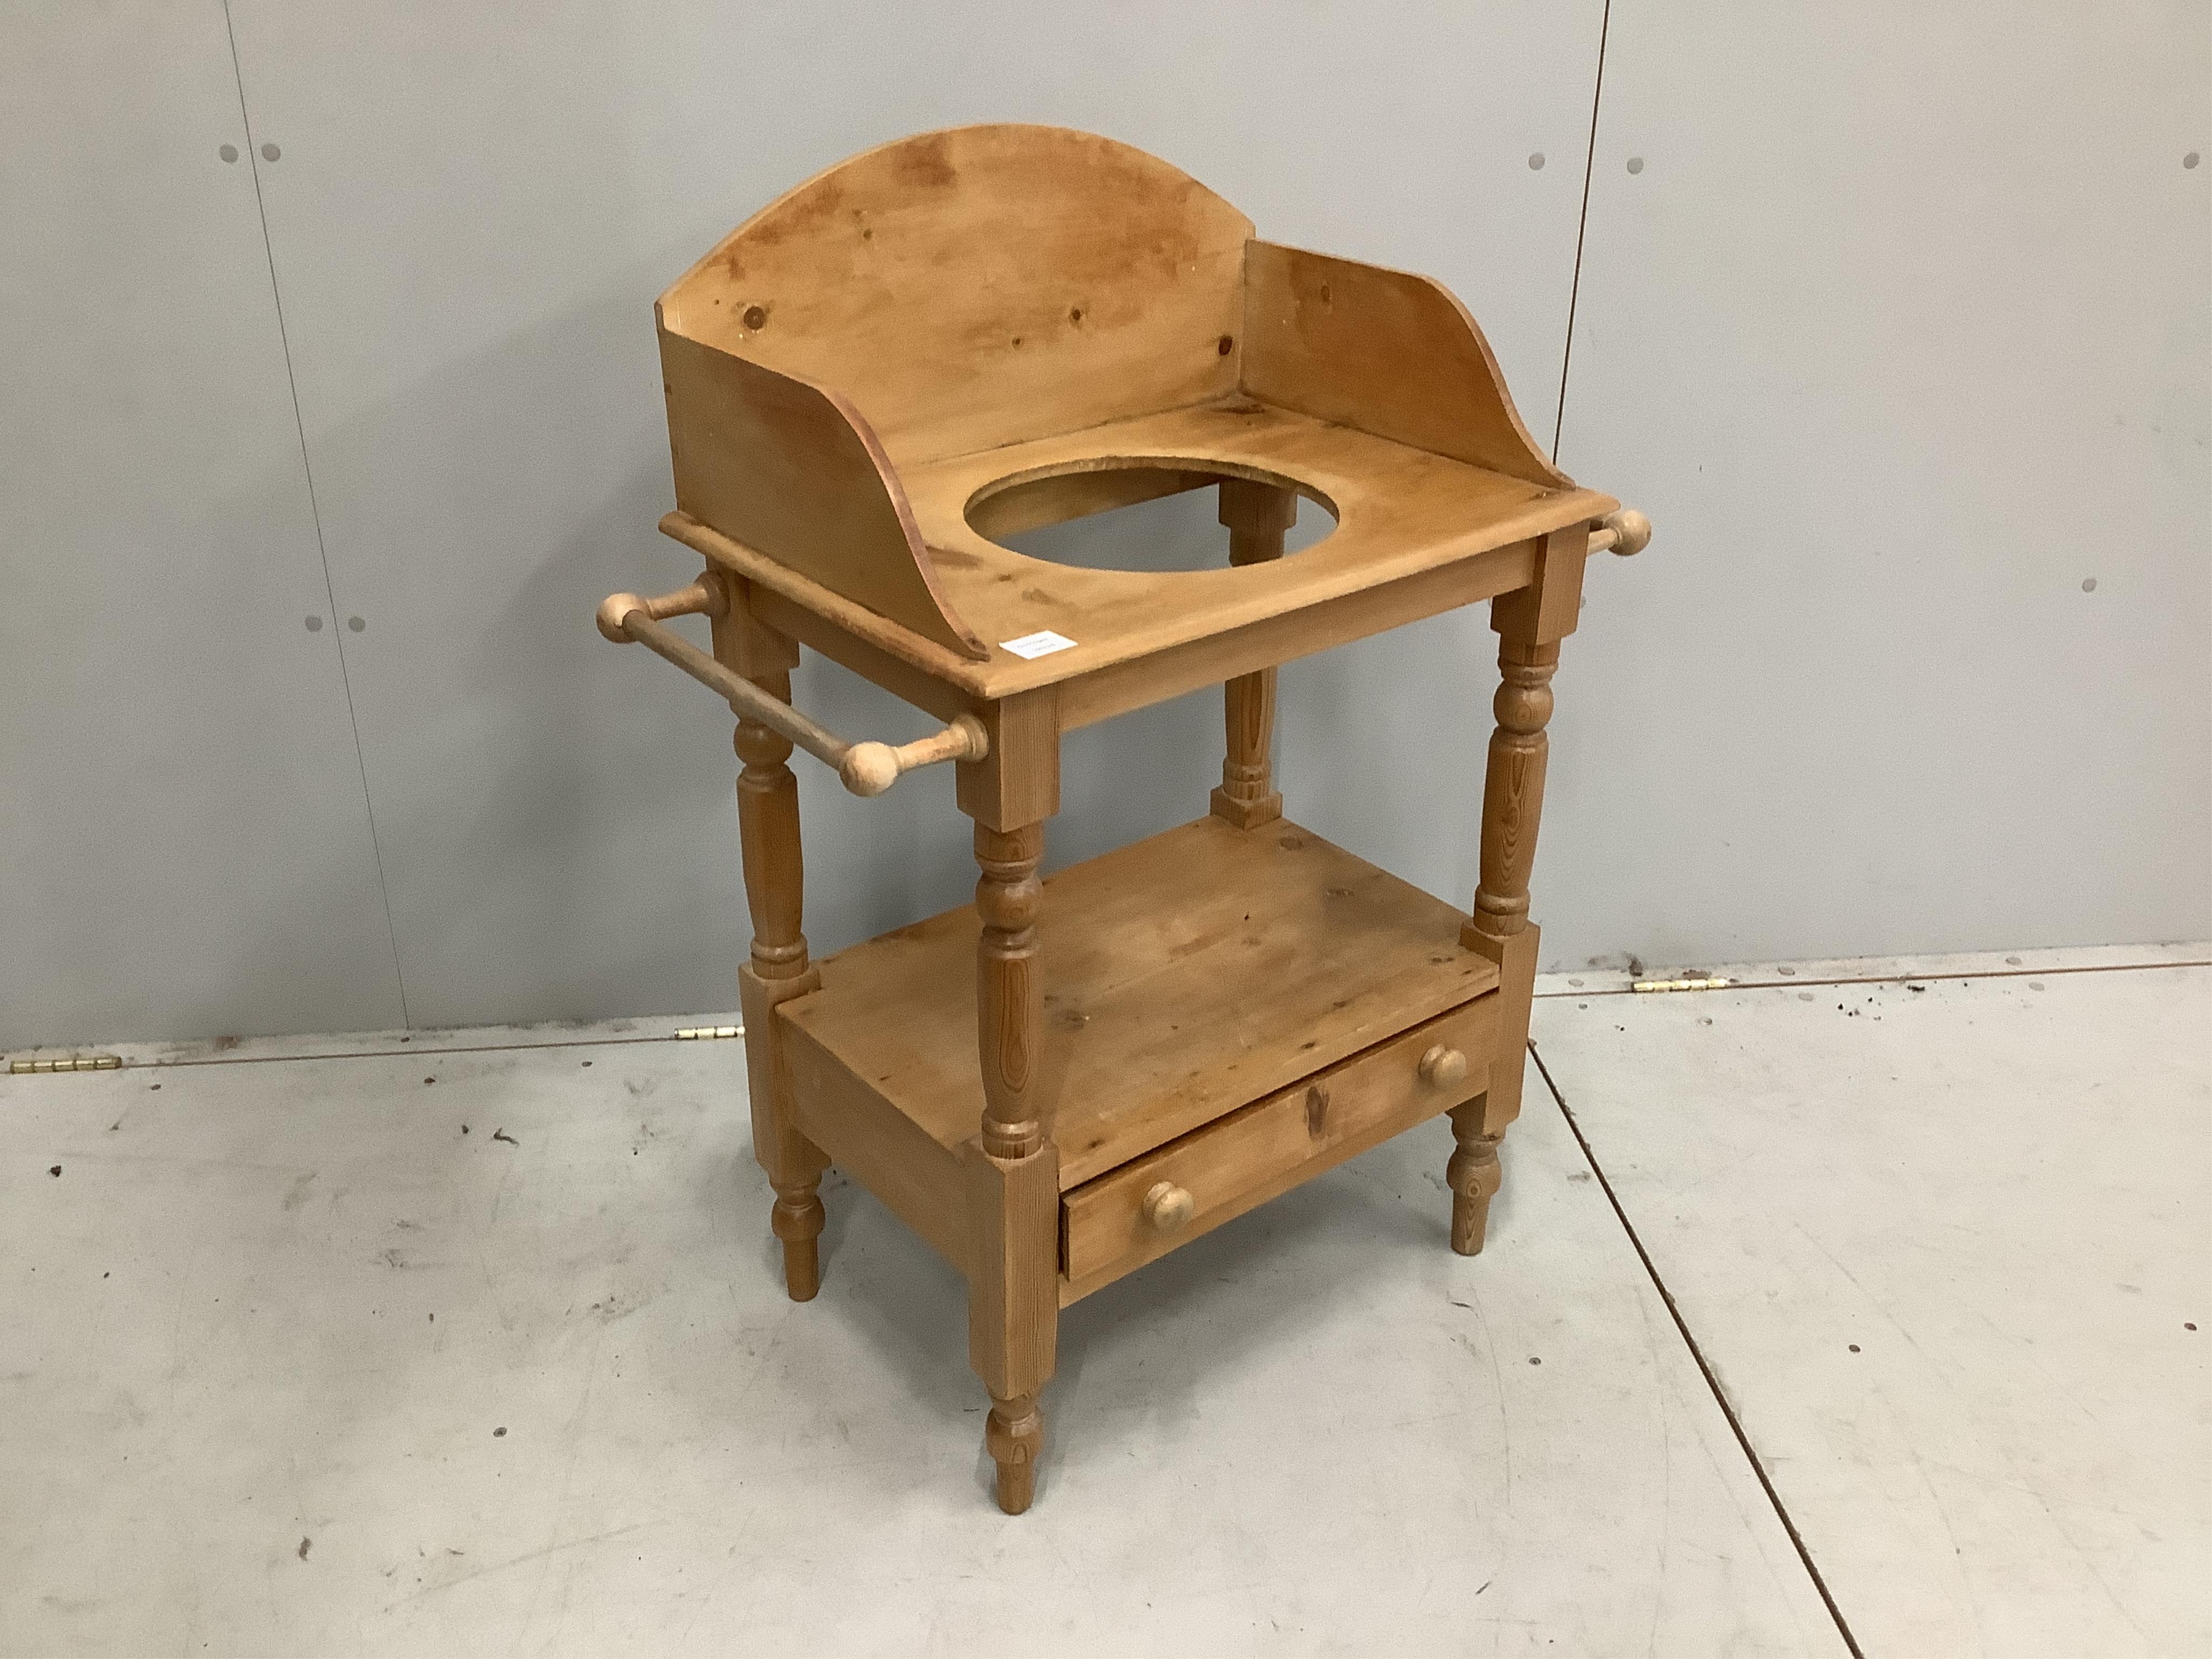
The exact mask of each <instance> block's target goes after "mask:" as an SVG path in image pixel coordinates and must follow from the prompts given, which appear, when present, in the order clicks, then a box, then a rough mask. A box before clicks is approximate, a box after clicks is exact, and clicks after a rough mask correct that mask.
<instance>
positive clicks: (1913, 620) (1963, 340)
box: [1539, 0, 2212, 962]
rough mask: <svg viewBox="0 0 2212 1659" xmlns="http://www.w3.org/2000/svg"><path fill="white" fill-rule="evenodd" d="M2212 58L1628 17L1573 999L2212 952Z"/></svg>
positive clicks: (2029, 36) (1602, 325)
mask: <svg viewBox="0 0 2212 1659" xmlns="http://www.w3.org/2000/svg"><path fill="white" fill-rule="evenodd" d="M2207 26H2208V13H2207V9H2206V8H2205V7H2204V6H2203V5H2202V4H2201V3H2185V4H2161V3H2145V0H2132V3H2127V4H2121V5H2112V6H2100V7H2093V8H2081V7H2070V6H2062V5H2057V4H2038V5H2031V6H2026V7H2022V6H2016V5H1997V4H1972V5H1957V6H1950V7H1944V8H1936V9H1929V8H1925V7H1918V6H1908V5H1904V4H1894V3H1883V4H1875V5H1866V6H1858V7H1840V8H1839V7H1830V8H1822V9H1803V8H1782V7H1771V6H1755V5H1747V4H1746V5H1730V6H1725V7H1709V6H1692V5H1683V4H1674V3H1661V0H1615V3H1614V5H1613V13H1612V24H1611V39H1610V42H1609V46H1608V50H1607V58H1606V68H1605V82H1604V86H1605V94H1604V104H1603V108H1602V110H1601V115H1600V119H1599V133H1598V143H1597V150H1596V162H1595V175H1594V186H1593V194H1592V199H1591V203H1590V208H1589V231H1588V240H1587V245H1586V251H1585V252H1584V256H1583V270H1582V295H1581V304H1580V308H1579V312H1578V314H1577V321H1576V325H1575V340H1574V352H1573V362H1572V368H1571V371H1570V379H1569V388H1568V398H1567V415H1566V426H1565V444H1564V447H1563V448H1562V451H1561V455H1560V459H1561V461H1562V463H1563V464H1564V465H1566V466H1567V467H1568V468H1569V469H1570V470H1571V471H1575V472H1577V474H1578V475H1580V476H1584V477H1589V478H1591V479H1593V480H1597V481H1601V483H1603V485H1604V486H1605V487H1606V488H1607V489H1613V490H1615V491H1617V492H1619V493H1620V494H1621V495H1624V496H1626V497H1627V498H1630V499H1632V500H1635V501H1638V502H1640V503H1641V504H1643V505H1644V506H1646V507H1649V508H1650V513H1651V515H1652V518H1653V520H1654V521H1655V522H1656V524H1657V526H1658V527H1659V529H1658V538H1657V539H1656V541H1655V542H1654V543H1653V544H1652V547H1651V550H1650V551H1649V552H1648V553H1646V554H1644V555H1643V556H1641V557H1639V558H1638V559H1637V560H1635V561H1633V562H1629V563H1627V564H1625V565H1624V564H1621V563H1620V562H1617V561H1612V560H1607V561H1602V563H1604V564H1605V565H1607V566H1608V567H1610V568H1601V569H1598V570H1596V571H1595V572H1594V574H1593V580H1592V582H1591V590H1590V591H1591V598H1590V599H1589V606H1588V610H1587V612H1586V614H1585V615H1584V617H1583V626H1582V629H1581V632H1580V633H1579V634H1578V635H1577V637H1576V638H1574V639H1573V640H1571V641H1569V644H1568V648H1567V651H1566V653H1565V662H1564V665H1563V666H1562V668H1561V670H1560V671H1559V682H1558V687H1559V714H1558V716H1557V718H1556V720H1555V721H1554V724H1553V736H1554V758H1553V774H1552V777H1553V783H1552V788H1553V800H1552V807H1551V811H1550V813H1549V816H1548V819H1547V829H1546V835H1547V844H1546V848H1545V850H1544V853H1543V854H1542V858H1541V862H1540V871H1539V878H1540V884H1541V890H1542V892H1541V902H1540V905H1539V910H1540V913H1541V915H1543V916H1544V917H1545V918H1547V920H1548V921H1549V922H1550V924H1551V926H1552V929H1553V931H1552V933H1551V934H1550V936H1549V938H1548V939H1547V945H1549V947H1550V949H1549V951H1548V954H1550V955H1551V956H1552V957H1553V959H1554V960H1578V959H1581V958H1583V957H1586V956H1589V955H1592V954H1596V953H1598V952H1600V951H1616V950H1621V949H1634V950H1638V951H1642V952H1643V953H1644V954H1645V955H1646V956H1649V957H1655V958H1657V959H1661V960H1667V961H1676V962H1679V961H1682V960H1685V959H1689V960H1698V959H1704V958H1712V957H1759V956H1803V955H1842V954H1846V953H1851V952H1861V951H1906V950H1912V951H1940V950H1963V949H1968V948H1973V947H1983V946H1994V945H2029V944H2052V945H2057V944H2070V943H2077V942H2083V941H2093V940H2111V941H2118V940H2148V939H2175V938H2203V937H2205V936H2206V935H2207V934H2208V933H2212V882H2209V881H2208V878H2212V777H2208V771H2212V724H2208V722H2209V721H2212V685H2208V678H2209V677H2212V588H2209V587H2208V582H2209V581H2212V462H2209V461H2208V440H2212V418H2208V407H2207V402H2208V388H2212V195H2208V191H2207V185H2208V183H2212V167H2206V166H2203V165H2201V164H2200V165H2197V166H2195V167H2190V166H2186V165H2185V157H2186V156H2187V155H2190V154H2191V152H2201V151H2203V150H2206V149H2212V145H2208V144H2207V142H2206V141H2207V137H2208V123H2207V103H2206V88H2207V87H2208V85H2212V52H2208V46H2207ZM1632 158H1640V160H1641V162H1642V166H1641V168H1640V170H1639V171H1638V172H1635V173H1631V172H1630V171H1629V168H1630V167H1631V166H1632ZM2092 582H2093V584H2094V586H2093V591H2085V588H2087V587H2088V586H2089V585H2090V584H2091V583H2092Z"/></svg>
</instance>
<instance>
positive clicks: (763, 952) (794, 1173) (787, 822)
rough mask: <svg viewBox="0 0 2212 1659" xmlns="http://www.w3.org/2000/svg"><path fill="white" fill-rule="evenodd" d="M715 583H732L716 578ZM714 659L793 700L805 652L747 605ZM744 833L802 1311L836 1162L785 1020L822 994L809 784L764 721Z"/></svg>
mask: <svg viewBox="0 0 2212 1659" xmlns="http://www.w3.org/2000/svg"><path fill="white" fill-rule="evenodd" d="M708 580H714V581H720V582H723V584H724V585H723V588H722V591H723V592H725V593H726V594H728V593H729V592H730V588H731V587H732V586H737V585H736V584H732V583H728V582H726V580H725V579H722V578H720V577H719V576H716V575H714V574H713V573H709V577H708ZM714 654H715V656H716V657H717V658H718V659H720V660H721V661H722V662H723V664H724V665H726V666H728V667H730V668H732V669H735V670H736V671H738V673H741V674H743V675H744V677H745V678H747V679H749V680H750V681H752V682H753V684H756V685H757V686H759V687H760V688H761V689H762V690H763V691H766V692H768V693H769V695H770V696H775V697H777V698H780V699H781V700H782V701H783V702H790V701H791V671H792V669H793V667H795V666H796V665H798V661H799V647H797V646H796V645H795V644H794V643H793V641H790V640H789V639H787V638H786V637H785V636H784V635H781V634H776V633H774V632H772V631H770V630H769V629H766V628H763V627H762V626H761V625H760V624H759V623H756V622H754V621H753V620H752V619H751V618H750V617H749V616H748V615H747V614H746V613H745V611H744V605H743V603H742V595H741V594H732V595H731V596H730V598H729V599H728V602H726V605H725V606H724V609H723V612H722V614H721V615H719V616H717V617H715V618H714ZM735 743H736V747H737V751H738V759H739V760H740V761H742V762H743V763H744V767H743V769H742V770H741V771H740V772H739V773H738V839H739V843H740V846H741V848H742V849H743V853H744V874H745V902H746V905H747V907H748V908H750V910H751V912H752V921H753V943H752V957H751V960H750V961H749V962H748V963H746V964H745V965H744V967H742V968H740V969H738V1003H739V1006H741V1007H742V1008H743V1009H744V1021H745V1082H746V1091H747V1092H748V1094H749V1095H750V1097H751V1105H752V1119H753V1156H754V1157H755V1158H757V1159H758V1160H759V1162H760V1166H761V1168H762V1169H763V1170H766V1171H767V1172H768V1178H769V1185H770V1186H771V1187H773V1188H775V1209H774V1210H773V1212H771V1213H770V1216H769V1226H770V1228H771V1229H772V1230H773V1231H774V1232H775V1237H777V1238H778V1239H779V1240H781V1243H782V1245H783V1279H784V1286H785V1288H786V1289H787V1291H789V1292H790V1293H791V1299H792V1300H793V1301H794V1302H806V1301H811V1300H812V1298H813V1297H814V1293H815V1292H816V1291H818V1290H819V1289H820V1288H821V1286H822V1257H821V1249H820V1246H819V1244H818V1243H817V1240H818V1239H819V1238H820V1237H821V1236H822V1200H821V1199H820V1198H819V1197H818V1196H817V1191H816V1189H817V1186H818V1185H819V1183H820V1182H821V1179H822V1171H823V1170H824V1169H825V1168H826V1167H828V1163H829V1160H828V1159H826V1158H823V1155H822V1153H821V1152H820V1150H819V1149H818V1148H817V1147H816V1146H814V1145H813V1144H812V1143H811V1142H810V1141H809V1140H808V1139H806V1137H805V1135H803V1134H801V1133H799V1128H798V1121H797V1117H796V1115H795V1105H794V1101H793V1095H792V1083H791V1068H790V1065H789V1063H788V1061H787V1058H786V1056H785V1054H784V1052H783V1042H782V1033H781V1030H779V1029H778V1027H777V1024H776V1020H775V1009H776V1006H777V1005H778V1004H779V1003H783V1002H787V1001H789V1000H791V999H792V998H793V997H798V996H804V995H805V994H807V993H808V992H810V991H813V990H817V989H818V988H820V987H821V984H822V975H821V971H820V970H819V969H817V968H816V967H815V966H814V965H813V963H811V961H809V960H808V958H807V953H806V935H805V933H802V932H801V931H800V930H799V923H800V919H801V910H802V902H803V897H804V891H805V867H804V865H803V862H802V860H801V858H800V854H799V781H798V780H797V779H796V778H794V777H793V776H792V775H791V768H790V767H789V766H788V765H787V764H786V763H787V761H789V759H790V758H791V742H790V740H789V739H788V738H784V737H782V736H781V735H780V734H778V733H777V732H775V731H774V730H773V729H771V728H770V727H769V726H763V725H761V724H759V723H758V722H757V721H754V720H739V721H738V730H737V735H736V738H735Z"/></svg>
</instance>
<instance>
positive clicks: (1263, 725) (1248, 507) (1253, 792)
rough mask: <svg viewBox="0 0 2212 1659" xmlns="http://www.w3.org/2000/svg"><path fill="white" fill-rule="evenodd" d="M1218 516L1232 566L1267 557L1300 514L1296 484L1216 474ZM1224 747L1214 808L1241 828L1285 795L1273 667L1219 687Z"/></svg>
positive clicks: (1258, 820) (1276, 554) (1265, 817)
mask: <svg viewBox="0 0 2212 1659" xmlns="http://www.w3.org/2000/svg"><path fill="white" fill-rule="evenodd" d="M1218 516H1219V518H1220V520H1221V522H1222V523H1223V524H1224V525H1225V526H1228V529H1229V563H1230V566H1231V568H1232V569H1240V570H1241V569H1243V568H1244V567H1245V566H1247V565H1254V564H1264V563H1265V562H1267V561H1268V560H1270V559H1279V558H1281V557H1282V556H1283V532H1285V531H1286V530H1288V529H1289V528H1290V527H1291V526H1292V525H1294V524H1296V523H1297V521H1298V498H1297V492H1296V491H1295V490H1289V489H1278V488H1276V487H1275V486H1273V485H1272V484H1264V483H1255V482H1254V481H1253V480H1251V479H1249V478H1225V479H1223V480H1222V482H1221V506H1220V512H1219V515H1218ZM1221 693H1222V694H1221V714H1222V726H1223V733H1224V738H1225V742H1224V748H1225V754H1224V756H1223V758H1222V762H1221V784H1220V787H1218V788H1217V789H1216V790H1215V791H1214V792H1213V815H1214V816H1215V817H1218V818H1221V819H1223V820H1225V821H1226V822H1228V823H1233V824H1235V825H1236V826H1237V828H1238V829H1257V828H1258V827H1259V826H1260V825H1261V824H1263V823H1268V822H1270V821H1271V820H1273V819H1275V818H1279V817H1282V816H1283V798H1282V796H1280V795H1279V794H1278V793H1275V787H1274V781H1273V775H1272V774H1273V747H1274V741H1275V671H1274V669H1273V667H1267V668H1256V669H1254V670H1253V671H1251V672H1250V673H1248V674H1239V675H1237V676H1236V677H1235V678H1232V679H1231V680H1230V681H1228V682H1227V684H1225V685H1224V686H1223V687H1222V689H1221Z"/></svg>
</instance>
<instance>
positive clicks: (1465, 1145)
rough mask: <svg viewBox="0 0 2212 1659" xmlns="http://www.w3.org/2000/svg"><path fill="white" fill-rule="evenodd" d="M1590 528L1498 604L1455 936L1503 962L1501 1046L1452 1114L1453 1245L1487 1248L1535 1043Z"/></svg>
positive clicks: (1493, 610)
mask: <svg viewBox="0 0 2212 1659" xmlns="http://www.w3.org/2000/svg"><path fill="white" fill-rule="evenodd" d="M1588 551H1589V526H1587V525H1571V526H1568V527H1567V528H1566V529H1565V530H1561V531H1558V532H1554V533H1553V534H1552V535H1551V536H1548V537H1547V538H1545V540H1544V543H1543V544H1542V546H1541V549H1540V550H1539V551H1538V554H1537V557H1536V568H1535V570H1534V574H1533V576H1532V579H1531V580H1530V581H1529V584H1528V586H1526V587H1523V588H1516V590H1514V591H1513V592H1510V593H1506V594H1502V595H1500V596H1499V597H1498V599H1494V600H1493V601H1492V603H1491V607H1490V625H1491V627H1492V629H1495V630H1496V632H1497V634H1498V693H1497V696H1495V697H1494V698H1493V699H1492V703H1491V707H1492V710H1493V712H1494V713H1495V714H1496V715H1497V719H1498V729H1497V730H1496V731H1495V732H1492V734H1491V738H1490V760H1489V765H1488V769H1487V770H1486V773H1485V775H1484V778H1483V786H1482V876H1481V880H1480V884H1478V886H1477V887H1476V889H1475V894H1474V910H1473V913H1472V914H1471V915H1469V916H1468V919H1467V921H1466V922H1465V924H1464V925H1463V926H1462V927H1461V929H1460V936H1459V942H1460V944H1461V945H1463V946H1465V947H1466V948H1467V949H1468V950H1470V951H1479V952H1480V953H1481V954H1482V955H1484V956H1486V957H1489V958H1490V959H1491V961H1492V962H1494V963H1497V964H1498V992H1497V995H1498V1039H1497V1042H1498V1046H1497V1049H1496V1051H1495V1054H1494V1057H1493V1058H1492V1061H1491V1065H1490V1076H1489V1091H1488V1093H1487V1094H1486V1096H1485V1097H1483V1098H1482V1099H1481V1100H1478V1101H1475V1102H1473V1103H1469V1104H1468V1105H1466V1106H1462V1107H1461V1108H1460V1109H1458V1110H1456V1111H1455V1112H1454V1113H1453V1114H1452V1133H1453V1134H1454V1135H1455V1136H1456V1137H1457V1138H1458V1140H1459V1150H1458V1151H1457V1152H1455V1153H1453V1154H1452V1161H1451V1170H1452V1173H1451V1176H1450V1181H1451V1189H1452V1248H1453V1249H1455V1250H1457V1251H1459V1252H1460V1253H1461V1254H1462V1255H1474V1253H1475V1251H1477V1250H1479V1249H1481V1248H1482V1235H1483V1230H1484V1228H1485V1226H1486V1225H1487V1224H1488V1220H1489V1215H1490V1199H1491V1195H1492V1194H1494V1193H1495V1192H1497V1190H1498V1176H1499V1171H1498V1138H1499V1137H1500V1136H1502V1135H1503V1134H1504V1133H1505V1127H1506V1125H1508V1124H1509V1123H1510V1122H1512V1121H1513V1120H1514V1119H1515V1118H1516V1117H1517V1116H1519V1115H1520V1112H1521V1080H1522V1073H1523V1071H1524V1070H1525V1068H1526V1065H1527V1061H1528V1009H1529V1003H1530V1000H1531V999H1532V998H1533V996H1534V994H1535V989H1536V947H1537V932H1536V928H1535V927H1534V924H1533V923H1531V922H1530V921H1529V920H1528V878H1529V875H1530V872H1532V871H1533V869H1534V866H1535V862H1536V826H1537V824H1538V822H1539V821H1540V820H1541V817H1542V815H1543V807H1544V769H1545V763H1546V761H1547V757H1549V755H1550V752H1551V742H1550V739H1549V738H1547V737H1546V736H1545V731H1544V728H1545V726H1547V724H1548V723H1549V722H1550V720H1551V718H1552V676H1553V673H1554V672H1555V671H1557V669H1558V668H1559V640H1560V638H1561V636H1562V635H1565V634H1567V633H1569V632H1571V630H1572V629H1573V628H1574V625H1575V616H1576V613H1577V610H1578V609H1579V608H1580V605H1581V603H1582V599H1581V595H1582V578H1583V558H1584V556H1585V555H1586V554H1587V553H1588Z"/></svg>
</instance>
